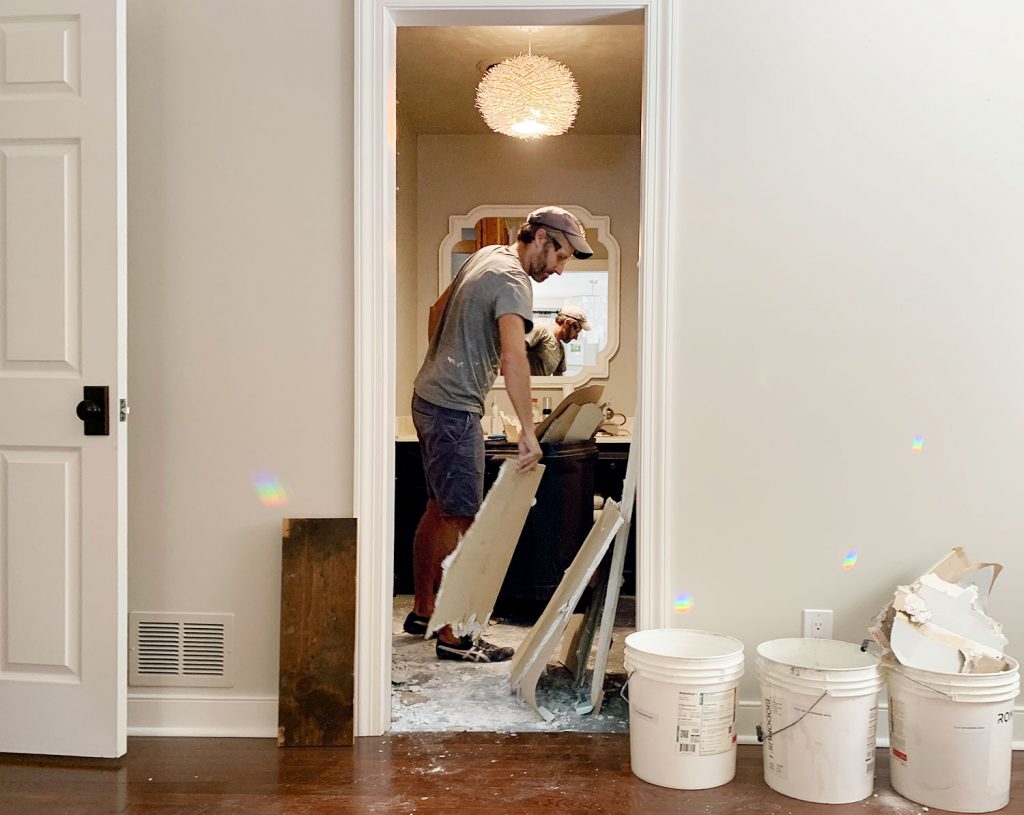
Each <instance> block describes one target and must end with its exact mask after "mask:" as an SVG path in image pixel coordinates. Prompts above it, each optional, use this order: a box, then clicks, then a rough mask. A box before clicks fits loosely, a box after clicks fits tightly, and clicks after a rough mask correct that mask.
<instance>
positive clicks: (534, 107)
mask: <svg viewBox="0 0 1024 815" xmlns="http://www.w3.org/2000/svg"><path fill="white" fill-rule="evenodd" d="M476 106H477V108H478V109H479V111H480V113H481V115H482V116H483V117H484V121H485V122H487V126H488V127H489V128H491V130H493V131H495V132H497V133H504V134H505V135H506V136H514V137H515V138H517V139H539V138H540V137H542V136H557V135H559V134H560V133H565V131H566V130H568V129H569V128H570V127H572V123H573V122H574V121H575V119H576V111H577V110H578V109H579V106H580V92H579V88H577V87H576V80H575V78H573V75H572V72H571V71H570V70H569V69H568V68H566V67H565V66H564V65H563V64H562V63H561V62H556V61H555V60H553V59H548V58H547V57H541V56H537V55H536V54H520V55H519V56H517V57H510V58H509V59H506V60H505V61H504V62H500V63H498V64H497V65H495V66H493V67H492V68H491V69H490V70H489V71H488V72H487V73H486V74H484V78H483V79H481V80H480V84H479V85H478V86H477V89H476Z"/></svg>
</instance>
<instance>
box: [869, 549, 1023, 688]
mask: <svg viewBox="0 0 1024 815" xmlns="http://www.w3.org/2000/svg"><path fill="white" fill-rule="evenodd" d="M1001 570H1002V566H1000V565H999V564H997V563H973V562H971V561H970V560H969V559H968V558H967V555H966V554H965V552H964V550H963V549H962V548H960V547H957V548H956V549H954V550H953V551H952V552H950V553H949V554H948V555H947V556H946V557H944V558H943V559H942V560H940V561H939V562H938V563H936V564H935V565H934V566H933V567H932V568H931V569H929V570H928V571H927V572H926V573H925V574H923V575H922V576H921V577H919V578H918V579H917V580H916V581H915V582H914V583H913V584H911V585H909V586H897V587H896V593H895V595H894V597H893V601H892V603H891V604H890V605H889V606H887V607H886V608H884V609H882V610H881V611H880V612H879V613H878V615H877V617H876V618H875V624H874V625H873V626H872V628H871V629H870V631H871V635H872V636H873V637H874V638H875V640H876V641H877V642H878V643H879V645H881V646H882V649H883V651H884V655H885V657H886V659H887V660H895V661H896V662H898V663H899V664H901V665H906V666H908V667H911V668H918V669H921V670H926V671H936V672H939V673H994V672H998V671H1001V670H1005V669H1006V668H1007V666H1008V664H1009V663H1008V661H1007V659H1006V656H1005V648H1006V644H1007V640H1006V637H1005V636H1004V635H1003V627H1002V625H1000V624H999V623H998V622H996V621H995V620H993V619H992V618H991V617H989V616H988V614H987V613H986V605H987V601H988V596H989V593H990V591H991V588H992V583H993V582H994V581H995V579H996V576H997V575H998V574H999V572H1000V571H1001Z"/></svg>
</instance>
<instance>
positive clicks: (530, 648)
mask: <svg viewBox="0 0 1024 815" xmlns="http://www.w3.org/2000/svg"><path fill="white" fill-rule="evenodd" d="M621 525H622V516H621V515H620V514H619V505H618V504H616V503H615V502H614V501H608V502H606V503H605V506H604V510H603V511H602V512H601V517H600V518H599V519H598V521H597V523H595V524H594V526H593V528H592V529H591V530H590V534H589V535H587V539H586V540H585V541H583V545H582V546H581V547H580V550H579V552H577V553H576V557H575V558H573V561H572V563H571V564H570V565H569V568H568V569H566V570H565V577H563V578H562V582H561V583H559V584H558V588H557V589H556V590H555V593H554V595H552V597H551V600H550V601H549V602H548V605H547V607H546V608H545V609H544V613H543V614H541V616H540V619H539V620H537V624H536V625H534V627H533V628H531V629H530V633H529V634H527V635H526V639H525V640H523V643H522V644H521V645H520V646H519V650H518V651H517V652H516V655H515V656H514V657H513V658H512V670H511V675H510V681H511V684H512V689H513V690H515V691H516V692H517V693H518V694H519V696H520V697H521V698H522V699H525V700H526V703H527V704H528V705H529V706H530V707H532V708H533V709H534V710H536V711H537V713H538V714H540V716H541V717H543V718H544V719H545V720H548V721H549V720H550V719H552V718H554V717H553V714H552V713H551V712H550V711H549V710H546V709H545V708H542V707H538V705H537V680H538V679H539V678H540V675H541V674H542V673H543V672H544V668H545V667H546V666H547V662H548V658H549V657H550V656H551V654H552V653H553V652H554V650H555V648H557V647H558V642H559V640H560V639H561V637H562V633H563V632H564V631H565V628H566V626H567V625H568V623H569V617H570V616H572V612H573V609H575V607H576V604H577V603H578V602H579V600H580V596H581V595H582V594H583V590H584V589H585V588H586V586H587V581H588V580H590V576H591V575H592V574H593V573H594V570H595V569H596V568H597V565H598V564H599V563H600V562H601V558H602V557H604V553H605V552H607V551H608V546H609V545H610V544H611V542H612V538H613V537H614V536H615V533H616V531H618V529H619V527H620V526H621Z"/></svg>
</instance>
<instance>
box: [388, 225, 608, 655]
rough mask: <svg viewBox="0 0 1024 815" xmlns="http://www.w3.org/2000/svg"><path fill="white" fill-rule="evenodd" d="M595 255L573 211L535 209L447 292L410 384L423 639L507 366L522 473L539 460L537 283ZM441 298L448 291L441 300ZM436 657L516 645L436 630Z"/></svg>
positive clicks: (416, 608)
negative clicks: (420, 476) (418, 478)
mask: <svg viewBox="0 0 1024 815" xmlns="http://www.w3.org/2000/svg"><path fill="white" fill-rule="evenodd" d="M592 254H593V250H592V249H591V248H590V246H589V245H588V244H587V241H586V232H585V231H584V229H583V225H582V224H581V223H580V221H579V219H578V218H576V216H575V215H573V214H572V213H570V212H568V211H567V210H565V209H562V208H561V207H555V206H547V207H541V208H540V209H537V210H534V211H533V212H531V213H530V214H529V215H528V216H527V218H526V223H524V224H523V225H522V226H521V227H520V228H519V233H518V235H517V236H516V240H515V242H514V243H513V244H512V245H511V246H485V247H484V248H483V249H480V250H479V251H477V252H476V253H475V254H473V255H472V257H470V259H469V260H468V261H466V264H465V265H464V266H463V267H462V269H461V270H460V271H459V274H458V275H457V276H456V278H455V280H454V281H452V285H451V287H450V288H449V289H448V292H447V295H448V297H447V301H446V302H445V303H444V307H443V308H444V310H443V313H442V314H441V315H440V317H439V319H438V321H437V326H436V329H435V330H434V331H433V334H432V336H431V340H430V346H429V348H428V349H427V355H426V357H425V359H424V360H423V365H422V366H421V367H420V371H419V374H417V376H416V380H415V382H414V383H413V397H412V419H413V424H414V425H415V426H416V434H417V436H418V437H419V442H420V453H421V455H422V458H423V470H424V474H425V476H426V482H427V507H426V510H425V512H424V513H423V517H422V518H421V519H420V522H419V525H418V526H417V527H416V535H415V537H414V538H413V584H414V587H415V592H416V599H415V603H414V604H413V610H412V612H410V614H409V616H408V617H407V618H406V620H405V623H404V624H403V629H404V630H405V631H406V632H407V633H410V634H419V635H422V634H424V633H425V632H426V628H427V622H428V621H429V620H430V616H431V615H432V614H433V613H434V600H435V597H436V595H437V590H438V587H439V586H440V584H441V563H442V562H443V561H444V559H445V558H446V557H447V556H448V555H449V554H451V553H452V552H453V551H454V550H455V547H456V546H457V544H458V542H459V538H460V537H461V536H462V535H463V534H464V533H465V532H466V530H467V529H469V527H470V525H471V524H472V523H473V518H474V516H475V515H476V513H477V510H478V509H479V508H480V504H481V502H482V501H483V491H484V439H483V431H482V429H481V426H480V418H481V416H482V415H483V412H484V398H485V397H486V395H487V393H488V391H490V389H491V386H492V385H493V384H494V380H495V379H496V378H497V376H498V371H499V370H500V371H501V372H502V374H503V375H504V377H505V388H506V390H507V392H508V396H509V399H510V400H511V402H512V407H513V408H514V409H515V412H516V415H517V416H518V417H519V421H520V423H521V425H522V432H521V433H520V436H519V457H518V461H517V466H518V468H519V469H520V470H528V469H530V468H532V467H533V466H534V465H535V464H536V463H537V462H538V461H540V458H541V450H540V444H539V443H538V441H537V436H536V434H535V433H534V426H533V417H532V412H531V404H530V367H529V363H528V361H527V357H526V332H527V331H529V330H531V329H532V328H533V289H532V287H531V284H530V279H531V278H532V279H533V280H535V281H536V282H538V283H541V282H543V281H544V280H546V279H547V278H548V277H550V276H551V275H553V274H561V273H562V271H563V269H564V268H565V263H566V261H568V260H569V258H570V257H577V258H588V257H590V256H591V255H592ZM443 297H444V296H443V295H442V298H443ZM435 648H436V654H437V657H438V659H454V660H462V661H466V662H502V661H504V660H507V659H509V658H511V657H512V653H513V652H512V649H511V648H499V647H497V646H495V645H492V644H491V643H488V642H485V641H484V640H481V639H478V640H476V641H475V642H474V641H473V639H472V638H470V637H456V636H455V635H454V634H453V633H452V630H451V628H450V627H449V626H445V627H444V628H441V629H439V630H438V632H437V645H436V646H435Z"/></svg>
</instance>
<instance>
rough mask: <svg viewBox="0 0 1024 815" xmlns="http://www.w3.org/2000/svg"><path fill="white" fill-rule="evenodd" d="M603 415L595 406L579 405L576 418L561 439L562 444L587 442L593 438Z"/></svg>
mask: <svg viewBox="0 0 1024 815" xmlns="http://www.w3.org/2000/svg"><path fill="white" fill-rule="evenodd" d="M603 420H604V414H603V413H602V412H601V408H599V407H598V406H597V405H580V409H579V411H578V412H577V413H576V418H575V419H573V422H572V425H571V426H570V427H569V430H568V431H567V432H566V434H565V438H564V439H562V442H563V443H564V444H573V443H574V442H578V441H588V440H590V439H592V438H593V437H594V434H595V433H596V432H597V428H599V427H600V426H601V422H602V421H603Z"/></svg>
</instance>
